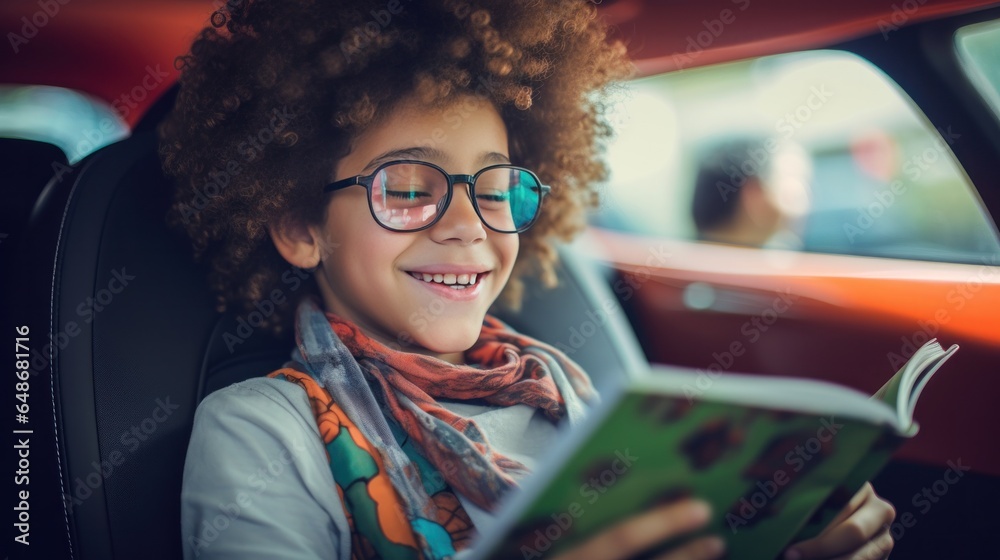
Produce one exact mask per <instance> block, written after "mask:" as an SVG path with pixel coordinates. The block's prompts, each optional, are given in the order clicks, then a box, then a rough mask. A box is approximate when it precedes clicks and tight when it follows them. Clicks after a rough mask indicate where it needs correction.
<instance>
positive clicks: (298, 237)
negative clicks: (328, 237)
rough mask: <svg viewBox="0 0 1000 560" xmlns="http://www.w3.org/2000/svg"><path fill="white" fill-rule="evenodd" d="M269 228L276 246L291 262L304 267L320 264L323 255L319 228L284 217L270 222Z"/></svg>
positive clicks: (313, 266)
mask: <svg viewBox="0 0 1000 560" xmlns="http://www.w3.org/2000/svg"><path fill="white" fill-rule="evenodd" d="M267 229H268V233H270V235H271V241H272V242H273V243H274V247H275V248H276V249H277V250H278V253H280V254H281V256H282V257H283V258H284V259H285V260H286V261H288V263H289V264H291V265H293V266H297V267H299V268H304V269H309V268H315V267H316V266H317V265H319V263H320V257H321V255H322V248H321V246H320V237H319V234H320V232H319V229H317V228H314V227H311V226H308V225H306V223H305V222H304V221H303V220H298V219H295V218H283V219H281V220H279V221H278V222H276V223H273V224H269V225H268V227H267Z"/></svg>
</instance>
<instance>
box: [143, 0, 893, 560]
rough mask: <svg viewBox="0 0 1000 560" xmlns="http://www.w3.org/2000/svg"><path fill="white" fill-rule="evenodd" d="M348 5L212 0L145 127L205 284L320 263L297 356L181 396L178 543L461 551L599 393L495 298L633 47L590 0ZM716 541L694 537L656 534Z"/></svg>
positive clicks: (535, 263)
mask: <svg viewBox="0 0 1000 560" xmlns="http://www.w3.org/2000/svg"><path fill="white" fill-rule="evenodd" d="M345 4H346V3H334V2H328V1H326V2H324V1H321V0H316V1H308V0H301V1H296V2H291V1H287V2H266V1H258V2H248V3H244V2H238V1H237V2H230V5H229V6H227V8H226V9H224V10H222V11H220V12H218V13H217V14H216V15H215V16H214V17H213V25H214V27H215V28H214V29H208V30H206V31H205V32H203V33H202V34H201V35H200V36H199V38H198V39H197V40H196V42H195V44H194V45H193V47H192V53H191V55H189V56H188V57H185V58H184V71H183V75H182V89H181V92H180V95H179V97H178V100H177V107H176V109H175V111H174V113H173V114H172V115H171V117H170V118H169V119H168V121H167V122H166V123H165V125H164V127H163V128H162V130H161V133H162V140H163V142H162V146H163V147H162V150H161V152H162V156H163V160H164V165H165V168H166V170H167V171H168V172H169V173H171V174H173V175H174V176H175V177H177V179H178V192H177V196H176V198H175V204H174V208H173V213H172V216H171V217H172V220H173V221H174V222H175V223H176V224H178V225H180V226H182V227H183V228H184V229H185V231H187V233H188V234H189V235H190V236H191V238H192V240H193V242H194V245H195V249H196V252H197V253H198V254H199V255H201V256H203V257H205V258H207V259H209V261H210V262H211V264H212V277H211V281H212V284H213V286H214V287H215V289H216V290H217V292H218V293H219V295H220V306H222V307H224V306H226V305H244V306H245V305H252V303H253V301H255V300H258V299H260V298H261V297H262V296H263V295H264V294H269V293H271V290H272V289H273V288H274V287H275V286H277V285H279V283H280V280H281V278H282V274H284V273H286V272H287V271H289V270H290V267H296V268H299V269H308V270H312V271H314V274H313V277H314V279H315V280H314V281H312V283H311V284H310V285H309V290H308V293H305V292H306V291H307V290H303V292H304V293H303V294H301V295H300V297H297V298H294V299H296V300H298V305H297V306H293V305H289V306H287V307H286V308H283V309H282V310H280V312H279V313H276V314H275V315H274V317H276V318H277V319H276V320H275V321H273V322H272V323H271V324H270V325H269V326H270V328H272V329H273V330H275V331H280V330H282V329H285V328H292V327H293V326H294V328H295V331H296V342H297V349H296V350H295V351H294V353H293V359H292V361H291V362H289V364H286V367H285V368H282V369H281V370H278V371H276V372H272V373H271V374H270V375H268V376H266V377H261V378H257V379H252V380H249V381H246V382H243V383H239V384H237V385H233V386H231V387H228V388H226V389H223V390H220V391H217V392H216V393H214V394H212V395H210V396H209V397H207V398H206V399H205V401H204V402H203V403H202V404H201V406H200V407H199V410H198V413H197V415H196V418H195V426H194V431H193V433H192V438H191V443H190V446H189V450H188V456H187V461H186V465H185V474H184V489H183V495H182V533H183V539H184V550H185V556H186V557H188V558H196V557H210V558H321V557H322V558H330V557H337V558H348V557H356V558H371V557H394V558H395V557H400V558H403V557H405V558H417V557H428V558H431V557H433V558H443V557H451V556H455V555H456V554H458V552H459V551H461V550H463V549H466V548H467V547H468V546H469V544H470V542H471V540H472V537H473V536H474V534H475V532H477V531H479V532H482V531H488V530H489V525H490V522H491V514H490V512H491V511H492V509H493V508H494V506H495V505H496V503H497V501H498V500H499V499H500V498H501V497H502V496H503V495H504V494H506V493H507V492H508V491H510V490H512V489H513V488H515V487H516V484H517V480H518V479H519V478H521V477H523V476H525V475H526V474H527V473H528V472H530V471H531V470H532V469H533V468H535V467H537V466H538V465H536V460H537V458H538V457H539V456H540V455H541V453H542V452H543V450H544V449H546V448H547V447H548V446H549V445H550V444H551V443H552V441H553V437H554V435H555V428H556V425H557V424H559V423H562V422H568V423H575V422H576V421H578V420H579V419H580V417H581V416H582V415H583V414H584V413H585V410H586V407H587V403H589V402H592V400H593V398H594V394H593V390H592V388H591V386H590V383H589V381H588V379H587V377H586V376H585V374H583V373H582V372H581V371H580V370H579V368H578V367H577V366H576V365H575V364H573V363H572V362H571V361H569V360H568V359H567V358H566V357H565V356H564V355H562V354H561V353H559V352H558V351H556V350H554V349H553V348H551V347H549V346H548V345H545V344H544V343H541V342H538V341H533V340H529V339H527V338H526V337H523V336H521V335H518V334H516V333H513V332H510V331H509V330H507V329H506V328H505V327H504V326H503V325H502V324H500V323H498V322H497V321H495V320H493V319H492V318H490V317H488V316H487V311H488V309H489V308H490V306H491V305H492V304H493V303H494V301H496V300H497V299H498V298H500V297H501V295H503V296H504V297H505V298H507V299H508V300H510V301H516V299H517V296H518V293H517V290H518V287H519V283H518V281H517V278H518V277H519V276H520V275H522V274H525V273H527V272H529V271H537V272H538V273H540V274H542V276H543V278H546V279H549V278H551V277H552V264H553V261H554V251H553V249H552V245H551V243H552V241H551V240H552V239H553V238H564V239H565V238H568V237H569V236H571V235H572V234H573V233H575V232H576V231H578V230H579V229H580V228H581V227H582V223H583V218H582V216H583V210H584V209H585V208H586V207H587V206H588V205H590V204H592V202H593V200H594V191H593V188H594V187H593V185H594V183H595V182H596V181H597V180H599V179H600V178H601V177H602V176H603V173H604V167H603V165H602V164H601V163H600V160H599V158H598V157H597V156H598V151H599V148H600V145H601V142H603V140H604V139H605V138H606V137H607V135H608V130H609V129H608V127H607V126H606V123H605V121H604V119H603V109H604V107H603V105H602V103H601V101H600V98H599V97H598V96H596V95H593V92H594V91H598V90H600V89H602V88H604V87H606V86H607V85H608V84H610V83H612V82H613V81H615V80H618V79H621V78H623V77H625V76H626V75H627V73H628V64H627V61H626V59H625V56H624V50H623V48H622V47H621V45H618V44H609V43H608V42H607V40H606V30H605V29H604V28H603V26H602V25H601V24H600V22H599V21H598V20H597V19H596V18H595V14H594V8H593V6H591V5H589V4H587V3H585V2H582V1H580V0H563V1H558V2H555V1H553V2H537V1H525V2H509V1H508V2H482V3H475V4H473V3H467V2H460V1H451V0H443V1H440V2H425V3H419V4H417V3H412V4H411V3H407V4H405V5H403V4H402V3H400V2H396V1H392V2H389V3H387V4H381V3H379V2H361V1H359V2H355V3H353V4H354V5H352V6H346V5H345ZM487 5H488V6H489V7H484V6H487ZM220 172H222V173H226V174H227V178H228V183H227V186H226V187H225V188H224V189H222V190H221V192H220V193H219V194H218V196H215V197H213V198H212V202H211V204H209V205H208V206H206V207H204V208H202V209H201V210H197V211H195V210H192V209H191V207H190V205H189V204H188V201H189V200H190V199H191V198H192V197H193V196H194V195H195V194H196V192H197V189H199V188H200V187H201V183H202V182H203V181H204V180H205V178H206V177H207V176H210V175H211V174H213V173H220ZM543 199H544V204H543ZM296 295H299V294H296ZM296 309H297V311H296ZM293 312H295V316H294V318H293V317H292V313H293ZM428 317H429V319H428ZM415 318H419V319H420V320H415ZM262 373H264V372H262ZM708 516H709V512H708V510H707V507H706V506H705V504H703V503H701V502H699V501H696V500H683V501H680V502H675V503H673V504H670V505H666V506H663V507H661V508H658V509H656V510H653V511H649V512H646V513H643V514H641V515H639V516H636V517H635V518H633V519H630V520H627V521H625V522H622V523H621V524H619V525H617V526H615V527H613V528H611V529H608V530H606V531H604V532H602V533H601V534H598V535H594V537H593V538H592V539H591V540H589V541H587V542H586V543H584V544H583V545H581V546H579V547H578V548H576V549H574V550H573V551H571V552H569V553H567V554H566V556H565V557H567V558H627V557H629V556H632V555H634V554H637V553H639V552H641V551H643V550H645V549H647V548H649V547H651V546H654V545H656V544H657V543H659V542H663V541H665V540H667V539H669V538H671V537H674V536H678V535H683V534H686V533H690V532H692V531H696V530H697V529H699V528H700V527H702V526H703V525H704V524H705V522H706V520H707V519H708ZM892 516H893V513H892V508H891V506H889V505H888V504H887V503H885V502H883V501H881V500H880V499H878V498H877V496H875V495H874V493H873V492H872V491H871V488H870V487H866V488H865V489H864V490H863V491H862V492H861V493H859V494H858V496H856V497H855V499H854V501H853V502H852V504H851V505H849V506H848V508H847V509H846V510H845V512H844V514H843V515H842V519H841V520H840V521H839V522H837V523H835V524H834V526H833V527H832V528H831V529H829V530H828V531H827V532H826V533H825V534H824V535H823V536H821V537H819V538H817V539H815V540H813V541H810V542H807V543H800V544H798V545H796V546H795V547H794V548H793V549H792V550H790V551H789V552H788V557H790V558H832V557H841V556H842V555H845V554H849V553H851V554H858V553H860V554H867V557H869V558H878V557H884V556H885V555H887V554H888V550H889V549H890V548H891V538H890V537H889V536H888V531H887V530H886V527H887V526H888V523H889V522H891V520H892ZM721 553H722V545H721V541H720V539H718V538H717V537H714V536H708V537H702V538H698V539H695V540H693V541H690V542H689V543H688V544H686V545H684V546H683V547H682V548H680V549H678V550H674V551H671V552H670V553H669V555H668V556H667V557H668V558H716V557H719V555H720V554H721Z"/></svg>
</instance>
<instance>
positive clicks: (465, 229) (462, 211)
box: [429, 181, 486, 245]
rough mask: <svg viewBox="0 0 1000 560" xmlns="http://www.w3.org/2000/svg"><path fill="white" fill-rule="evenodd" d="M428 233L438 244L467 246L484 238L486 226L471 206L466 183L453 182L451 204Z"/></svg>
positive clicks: (470, 197) (470, 196)
mask: <svg viewBox="0 0 1000 560" xmlns="http://www.w3.org/2000/svg"><path fill="white" fill-rule="evenodd" d="M429 231H430V234H431V239H433V240H434V241H436V242H438V243H458V244H461V245H469V244H471V243H475V242H477V241H481V240H483V239H485V238H486V226H484V225H483V221H482V220H480V219H479V214H477V213H476V208H475V207H474V206H473V205H472V195H471V193H470V188H469V183H468V182H465V181H462V182H458V181H456V182H455V184H454V191H453V193H452V196H451V203H449V204H448V208H445V211H444V215H442V216H441V219H440V220H438V222H437V223H436V224H434V226H433V227H432V228H430V230H429Z"/></svg>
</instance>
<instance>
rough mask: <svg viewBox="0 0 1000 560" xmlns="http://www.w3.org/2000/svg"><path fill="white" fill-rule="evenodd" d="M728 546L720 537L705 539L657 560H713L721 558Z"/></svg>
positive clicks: (672, 551)
mask: <svg viewBox="0 0 1000 560" xmlns="http://www.w3.org/2000/svg"><path fill="white" fill-rule="evenodd" d="M725 550H726V544H725V542H724V541H723V540H722V539H721V538H720V537H705V538H702V539H698V540H695V541H691V542H689V543H687V544H685V545H684V546H682V547H680V548H678V549H675V550H671V551H670V552H668V553H667V554H665V555H663V556H658V557H657V560H712V559H714V558H721V557H722V553H723V552H724V551H725Z"/></svg>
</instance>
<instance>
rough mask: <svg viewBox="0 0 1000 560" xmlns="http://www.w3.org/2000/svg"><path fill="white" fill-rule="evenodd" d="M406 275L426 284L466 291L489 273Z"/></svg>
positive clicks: (423, 273)
mask: <svg viewBox="0 0 1000 560" xmlns="http://www.w3.org/2000/svg"><path fill="white" fill-rule="evenodd" d="M407 274H409V275H410V276H412V277H414V278H415V279H417V280H420V281H421V282H424V283H426V284H440V285H443V286H448V287H449V288H451V289H453V290H467V289H469V288H472V287H475V286H476V284H478V283H479V282H482V280H483V278H485V277H486V275H488V274H489V271H486V272H479V273H471V274H451V273H448V274H441V273H428V272H407Z"/></svg>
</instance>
